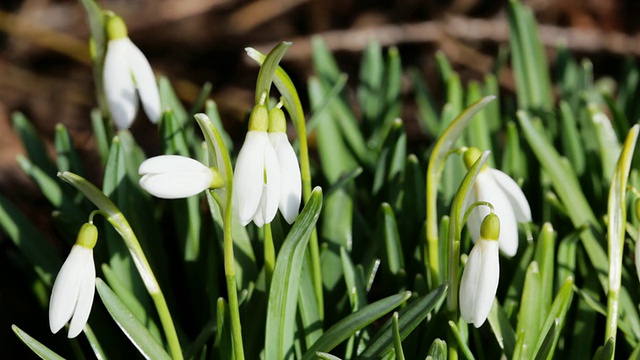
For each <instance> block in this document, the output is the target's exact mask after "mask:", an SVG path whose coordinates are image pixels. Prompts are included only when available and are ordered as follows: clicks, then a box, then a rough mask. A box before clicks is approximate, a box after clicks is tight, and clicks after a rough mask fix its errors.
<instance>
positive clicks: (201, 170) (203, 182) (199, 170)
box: [138, 155, 213, 199]
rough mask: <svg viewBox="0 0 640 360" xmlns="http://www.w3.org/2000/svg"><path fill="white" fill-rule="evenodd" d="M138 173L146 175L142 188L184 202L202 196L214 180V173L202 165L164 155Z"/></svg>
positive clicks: (148, 163)
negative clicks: (184, 199) (200, 194)
mask: <svg viewBox="0 0 640 360" xmlns="http://www.w3.org/2000/svg"><path fill="white" fill-rule="evenodd" d="M138 173H140V174H141V175H144V176H143V177H142V178H141V179H140V186H141V187H142V188H143V189H145V190H146V191H147V192H149V193H150V194H151V195H153V196H156V197H159V198H163V199H181V198H185V197H189V196H193V195H196V194H199V193H200V192H202V191H204V190H205V189H207V188H209V186H210V185H211V181H212V180H213V173H212V172H211V170H210V169H209V168H208V167H206V166H205V165H203V164H201V163H200V162H198V161H196V160H194V159H191V158H188V157H184V156H177V155H162V156H156V157H153V158H150V159H147V160H145V161H144V162H143V163H142V164H140V168H138Z"/></svg>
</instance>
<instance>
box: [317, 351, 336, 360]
mask: <svg viewBox="0 0 640 360" xmlns="http://www.w3.org/2000/svg"><path fill="white" fill-rule="evenodd" d="M316 356H317V357H318V359H323V360H342V359H340V358H339V357H337V356H333V355H331V354H329V353H325V352H322V351H318V352H316Z"/></svg>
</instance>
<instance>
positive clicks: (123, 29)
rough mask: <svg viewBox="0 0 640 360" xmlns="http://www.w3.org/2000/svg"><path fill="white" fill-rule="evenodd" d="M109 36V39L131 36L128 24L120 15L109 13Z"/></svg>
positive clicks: (107, 21) (107, 22)
mask: <svg viewBox="0 0 640 360" xmlns="http://www.w3.org/2000/svg"><path fill="white" fill-rule="evenodd" d="M106 24H107V38H108V39H109V40H117V39H123V38H126V37H128V36H129V34H128V33H127V25H126V24H125V23H124V20H122V18H121V17H120V16H118V15H115V14H113V15H109V16H107V19H106Z"/></svg>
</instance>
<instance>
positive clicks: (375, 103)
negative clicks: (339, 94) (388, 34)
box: [358, 40, 384, 128]
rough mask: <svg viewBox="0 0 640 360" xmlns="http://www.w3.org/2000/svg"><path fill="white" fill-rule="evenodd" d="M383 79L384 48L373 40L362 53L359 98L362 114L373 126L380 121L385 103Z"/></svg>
mask: <svg viewBox="0 0 640 360" xmlns="http://www.w3.org/2000/svg"><path fill="white" fill-rule="evenodd" d="M383 79H384V60H383V58H382V48H381V47H380V43H378V42H377V41H375V40H372V41H370V42H369V45H368V46H367V48H366V49H365V51H364V53H363V54H362V60H361V63H360V76H359V79H358V80H359V81H358V100H359V102H360V107H361V108H362V116H363V118H364V121H365V122H367V123H369V126H370V127H372V128H373V127H374V126H375V125H374V124H376V123H377V122H378V120H379V117H380V112H381V111H382V109H383V105H384V103H382V102H381V99H382V98H383V96H382V93H383V91H384V90H383V87H382V82H383Z"/></svg>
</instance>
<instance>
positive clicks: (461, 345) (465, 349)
mask: <svg viewBox="0 0 640 360" xmlns="http://www.w3.org/2000/svg"><path fill="white" fill-rule="evenodd" d="M449 328H450V329H451V332H452V333H453V338H454V339H455V340H456V342H458V348H459V349H460V350H461V351H462V354H463V355H464V356H465V357H466V358H467V359H468V360H474V359H475V357H474V356H473V353H472V352H471V349H469V346H467V343H466V341H464V340H463V339H462V337H461V336H460V331H459V330H458V327H457V326H456V324H455V323H454V322H453V321H449Z"/></svg>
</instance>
